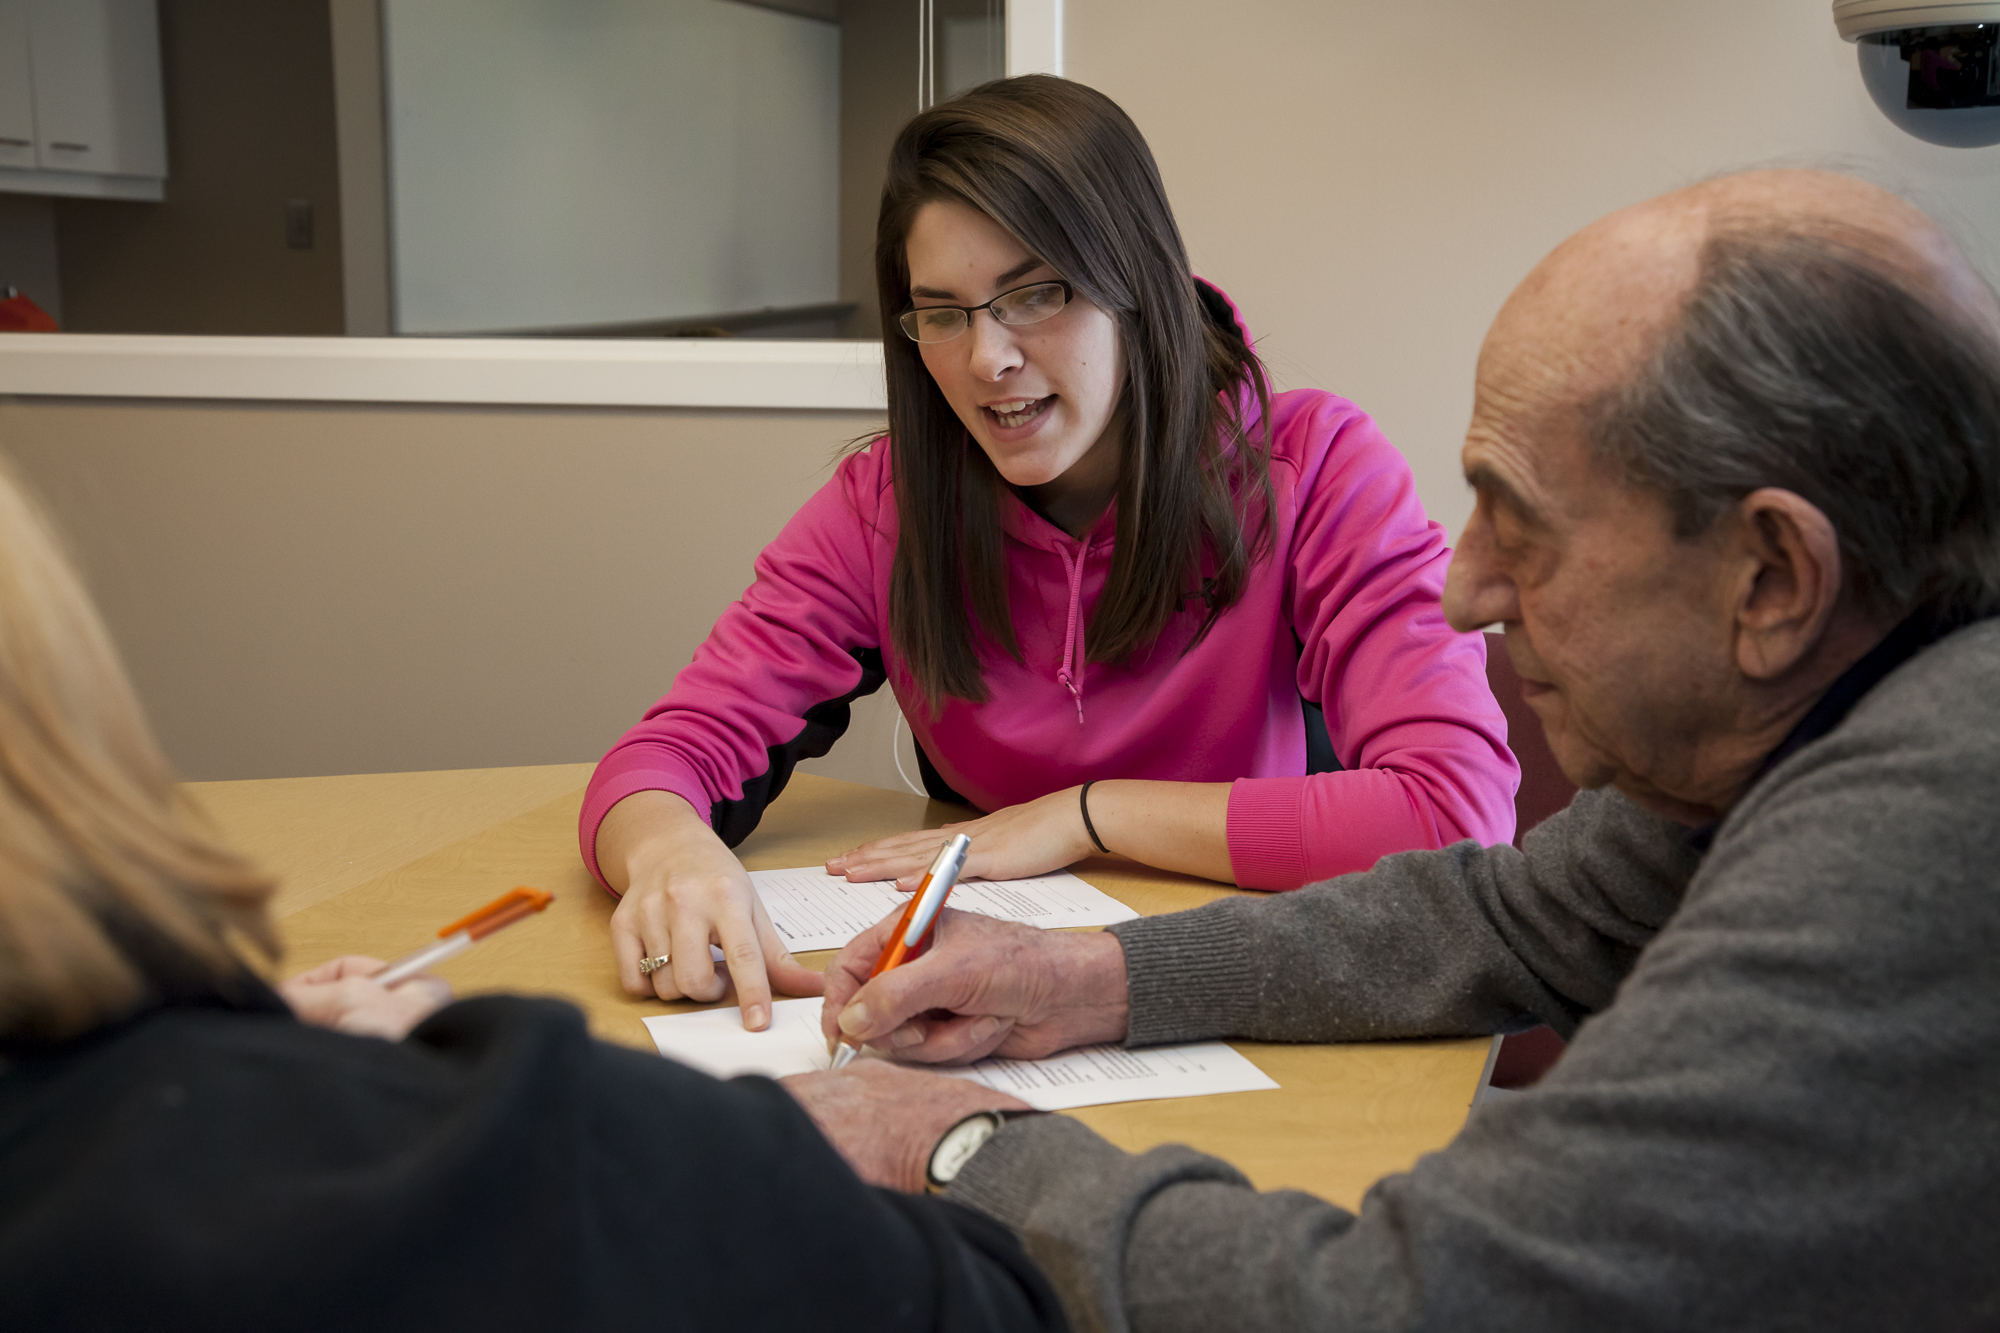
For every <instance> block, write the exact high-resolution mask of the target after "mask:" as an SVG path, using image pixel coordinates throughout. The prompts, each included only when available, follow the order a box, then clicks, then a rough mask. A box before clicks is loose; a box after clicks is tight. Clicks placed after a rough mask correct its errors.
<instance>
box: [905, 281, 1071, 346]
mask: <svg viewBox="0 0 2000 1333" xmlns="http://www.w3.org/2000/svg"><path fill="white" fill-rule="evenodd" d="M1037 287H1060V288H1062V293H1063V303H1062V304H1061V305H1059V306H1057V307H1056V308H1055V309H1054V310H1051V311H1049V313H1048V314H1046V315H1043V316H1041V317H1040V318H1038V319H1000V312H999V311H998V310H995V309H994V308H993V307H994V306H995V305H996V304H997V303H999V302H1001V301H1004V300H1006V299H1007V298H1008V297H1010V296H1012V295H1014V294H1015V293H1016V292H1026V291H1033V290H1034V289H1035V288H1037ZM1075 299H1076V288H1074V287H1072V286H1070V284H1069V282H1068V281H1067V280H1066V279H1063V278H1045V279H1043V280H1042V281H1041V282H1024V283H1022V284H1021V285H1020V286H1019V287H1009V288H1008V289H1007V290H1006V291H1004V292H1002V293H1000V294H999V295H998V296H996V297H994V298H993V299H992V300H991V301H988V302H987V303H986V304H985V305H972V306H965V305H922V306H912V307H910V308H909V309H908V310H905V311H904V312H903V313H902V314H900V315H898V316H896V327H897V328H899V329H901V330H902V331H903V336H904V337H905V338H908V339H909V340H910V341H911V342H913V343H924V342H931V343H948V342H950V341H951V340H952V339H953V338H962V337H964V336H965V333H966V330H968V329H970V328H971V327H972V317H973V316H974V315H976V314H978V313H979V312H980V311H982V310H984V311H986V312H987V313H988V314H990V315H992V316H993V318H995V319H999V320H1000V322H1001V323H1002V324H1005V325H1008V326H1009V327H1011V328H1017V329H1018V328H1021V327H1023V326H1025V325H1029V324H1039V323H1041V322H1042V320H1045V319H1054V318H1055V317H1056V316H1057V315H1060V314H1061V313H1062V312H1063V311H1065V310H1067V309H1069V303H1070V302H1071V301H1074V300H1075ZM934 310H956V311H958V312H959V313H960V314H962V315H964V316H965V323H963V324H961V325H960V326H959V329H958V332H956V333H953V334H950V335H948V336H946V337H943V338H931V339H924V338H919V337H918V336H917V335H916V333H915V331H914V330H912V329H911V327H910V316H912V315H927V314H929V313H931V312H932V311H934Z"/></svg>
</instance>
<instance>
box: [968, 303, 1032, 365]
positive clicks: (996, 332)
mask: <svg viewBox="0 0 2000 1333" xmlns="http://www.w3.org/2000/svg"><path fill="white" fill-rule="evenodd" d="M965 336H966V337H968V338H970V339H972V373H973V374H975V375H977V376H978V377H979V378H980V379H983V380H997V379H999V378H1000V377H1001V376H1002V375H1004V374H1006V373H1007V372H1008V371H1010V370H1014V369H1017V368H1019V366H1020V365H1021V360H1022V358H1021V345H1020V343H1018V342H1017V341H1015V338H1014V331H1013V330H1012V329H1010V328H1008V327H1007V326H1006V325H1005V324H1002V323H1001V322H1000V321H999V320H997V319H995V318H994V317H993V312H992V311H991V310H981V311H979V312H978V313H976V314H974V315H973V317H972V327H971V328H969V329H967V330H966V332H965Z"/></svg>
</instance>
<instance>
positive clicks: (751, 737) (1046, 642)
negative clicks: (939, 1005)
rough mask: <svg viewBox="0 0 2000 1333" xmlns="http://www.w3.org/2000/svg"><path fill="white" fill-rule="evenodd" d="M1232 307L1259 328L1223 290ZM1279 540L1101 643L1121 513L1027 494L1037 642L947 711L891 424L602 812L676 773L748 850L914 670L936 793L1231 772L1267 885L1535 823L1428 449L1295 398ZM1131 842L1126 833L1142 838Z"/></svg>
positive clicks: (1325, 404)
mask: <svg viewBox="0 0 2000 1333" xmlns="http://www.w3.org/2000/svg"><path fill="white" fill-rule="evenodd" d="M1203 299H1204V302H1205V304H1206V305H1207V306H1208V308H1209V310H1210V313H1211V316H1212V317H1213V318H1216V319H1217V320H1218V321H1219V322H1221V321H1233V322H1235V323H1236V326H1237V330H1236V331H1238V332H1240V331H1241V321H1240V319H1237V318H1236V317H1235V312H1234V310H1233V308H1231V307H1230V306H1229V305H1228V303H1227V301H1226V299H1224V298H1222V297H1221V296H1220V294H1219V293H1216V292H1215V291H1214V289H1213V288H1209V287H1207V286H1206V284H1203ZM1271 416H1272V447H1271V484H1272V488H1273V491H1274V493H1275V505H1274V508H1273V516H1272V517H1273V539H1274V540H1273V546H1272V554H1271V555H1270V556H1268V557H1267V558H1265V559H1264V560H1262V561H1260V562H1259V563H1258V564H1257V566H1256V567H1255V569H1254V571H1253V572H1252V576H1251V578H1250V580H1249V582H1248V585H1247V587H1246V588H1245V590H1244V593H1243V596H1242V597H1241V599H1240V600H1238V601H1237V602H1236V604H1235V605H1233V606H1231V607H1230V608H1229V610H1228V611H1227V612H1225V613H1224V614H1223V616H1222V617H1221V618H1220V619H1219V620H1218V621H1217V622H1216V624H1215V626H1214V627H1213V628H1212V629H1211V630H1210V631H1209V633H1208V634H1207V635H1206V636H1205V637H1203V638H1202V639H1201V640H1200V641H1199V642H1196V641H1195V636H1196V633H1197V631H1198V630H1199V628H1200V625H1201V621H1202V618H1203V615H1204V614H1205V612H1204V610H1203V608H1202V606H1201V603H1200V601H1199V599H1197V598H1190V600H1189V603H1188V609H1187V610H1186V611H1185V612H1183V614H1182V615H1181V616H1180V617H1179V618H1178V619H1176V620H1175V621H1173V622H1171V623H1170V625H1169V626H1168V628H1167V630H1166V631H1165V632H1164V633H1163V634H1162V635H1161V637H1160V638H1159V640H1158V641H1157V642H1155V643H1154V644H1153V646H1152V647H1151V648H1150V649H1149V650H1146V651H1142V652H1140V653H1137V654H1135V655H1134V656H1133V657H1132V658H1131V659H1130V660H1128V661H1125V662H1122V663H1116V664H1109V663H1102V662H1097V663H1088V664H1086V660H1087V655H1086V651H1085V642H1084V631H1085V627H1086V626H1087V625H1088V624H1089V621H1090V616H1091V612H1092V611H1093V610H1094V609H1095V607H1096V605H1097V599H1098V597H1099V596H1100V595H1101V594H1102V593H1103V590H1104V584H1105V580H1106V577H1107V576H1108V574H1109V573H1110V569H1111V550H1112V541H1113V538H1114V535H1115V529H1116V525H1117V518H1116V512H1115V510H1116V506H1115V505H1114V506H1113V510H1112V512H1107V513H1106V514H1105V515H1104V516H1103V518H1101V519H1100V520H1099V521H1098V523H1097V525H1096V526H1095V527H1093V528H1092V529H1091V530H1090V531H1089V532H1088V533H1087V534H1085V535H1084V537H1083V538H1082V539H1081V540H1079V539H1077V538H1074V537H1071V536H1070V535H1069V534H1068V533H1066V532H1063V531H1062V530H1061V529H1059V528H1057V527H1055V526H1054V525H1052V524H1050V523H1049V522H1048V521H1047V520H1045V519H1043V518H1041V517H1040V516H1038V515H1037V514H1035V512H1034V511H1033V510H1031V509H1029V508H1028V507H1027V506H1026V505H1025V504H1023V503H1022V502H1021V501H1020V500H1019V499H1018V498H1016V497H1015V496H1014V495H1013V494H1012V493H1011V492H1010V493H1007V494H1006V495H1005V497H1004V499H1003V505H1004V510H1003V517H1002V526H1003V529H1004V532H1005V534H1006V539H1005V548H1006V554H1007V570H1008V597H1009V604H1010V605H1011V606H1012V608H1013V615H1014V630H1015V633H1016V635H1017V636H1018V637H1019V641H1020V647H1021V655H1022V660H1021V661H1019V662H1016V661H1014V660H1013V658H1011V657H1009V656H1007V655H1006V653H1005V652H1003V651H1001V650H1000V649H998V648H993V647H991V646H990V645H989V644H987V643H986V641H985V639H984V636H980V635H975V642H976V643H979V644H980V645H981V646H982V648H984V649H986V651H984V652H983V654H982V659H981V660H982V665H983V666H984V669H985V678H986V687H987V690H988V692H989V696H990V697H989V699H988V701H987V702H986V703H983V704H974V703H968V702H966V701H965V700H963V699H948V700H946V702H945V703H944V706H943V708H942V709H941V710H940V711H939V713H938V714H937V715H935V716H932V715H931V714H930V713H929V712H928V711H927V709H926V708H925V706H924V705H923V703H922V700H921V696H920V695H919V694H918V693H917V692H916V691H915V689H914V688H913V687H912V686H911V684H910V681H909V678H908V675H907V673H906V671H905V670H904V668H903V666H902V663H901V662H900V660H899V659H898V657H897V654H896V651H895V648H894V646H893V645H892V644H891V642H890V638H889V633H888V624H889V569H890V562H891V558H892V556H893V555H894V553H895V549H896V531H897V520H896V501H895V495H894V493H893V491H892V485H891V482H892V476H891V469H890V465H889V451H890V443H889V441H888V440H887V439H881V440H877V441H875V442H874V444H872V445H870V446H869V447H868V448H867V449H866V450H864V451H862V452H860V453H857V454H854V455H852V456H850V457H848V458H847V459H846V460H844V461H843V462H842V463H841V464H840V466H839V467H838V468H837V469H836V470H835V472H834V475H833V477H832V479H831V480H830V481H828V482H827V484H826V485H825V486H824V487H822V488H821V489H820V491H819V493H818V494H816V495H815V496H813V498H812V499H811V500H809V501H807V502H806V505H805V507H804V508H802V509H801V510H799V512H798V513H797V514H796V515H795V516H794V517H793V518H792V520H791V522H790V523H788V524H786V526H785V529H784V531H783V532H781V533H780V534H779V535H778V538H777V540H776V541H774V542H772V543H771V545H770V546H768V547H766V548H765V549H764V552H763V553H762V554H761V555H760V556H758V558H757V564H756V582H754V583H753V584H751V586H750V588H749V590H748V591H746V592H745V593H744V594H743V598H742V600H741V601H738V602H735V603H733V604H732V605H731V606H730V607H729V608H728V609H727V610H726V611H724V612H723V614H722V618H721V619H720V620H718V621H717V622H716V625H715V629H714V631H713V632H711V633H710V635H709V636H708V639H707V641H706V642H704V643H703V644H702V646H701V647H700V649H698V650H697V651H696V653H695V656H694V661H693V662H692V663H691V664H690V665H689V666H688V667H686V668H685V669H684V670H683V671H682V672H681V673H680V675H679V676H677V677H676V678H675V680H674V684H673V689H672V690H671V692H669V693H668V695H667V697H666V698H664V699H662V700H660V701H659V702H658V703H657V704H655V705H654V706H653V707H652V708H651V709H650V710H649V711H648V712H647V713H646V716H645V719H644V720H643V721H641V722H640V723H639V725H638V726H636V727H634V728H632V730H630V731H628V732H626V733H625V735H624V736H623V737H622V738H621V739H620V740H619V741H618V743H617V744H616V745H614V746H613V747H612V748H611V751H610V753H608V754H606V755H605V756H604V759H603V760H602V761H601V762H600V763H599V764H598V766H597V772H596V773H595V774H594V775H593V776H592V778H591V782H590V787H589V790H588V791H587V792H586V794H585V796H584V802H583V812H582V817H581V820H580V824H579V829H578V832H579V835H580V838H581V842H582V848H583V857H584V860H585V862H586V863H587V864H588V865H589V866H590V868H591V871H592V873H593V874H597V875H598V877H599V879H600V881H601V880H602V878H603V876H602V874H601V872H599V871H598V867H597V859H596V853H595V848H596V842H597V826H598V824H599V823H600V821H602V820H603V818H604V816H605V814H606V813H607V812H608V811H609V810H610V809H611V807H612V806H614V805H616V804H617V803H618V802H619V801H620V800H623V799H624V798H625V797H627V796H629V795H631V794H632V793H634V792H638V791H647V790H661V791H670V792H673V793H675V794H676V795H678V796H680V797H682V798H684V799H685V800H686V801H687V802H688V804H689V805H691V806H693V807H694V808H695V809H696V810H697V811H703V812H707V814H708V816H709V821H710V823H711V824H712V825H713V826H714V828H715V830H716V832H717V833H718V834H720V835H721V836H722V838H723V840H724V841H725V842H727V843H728V844H729V845H730V846H732V847H733V846H735V845H736V844H737V843H739V842H741V841H742V840H743V839H744V838H745V837H747V836H749V834H750V832H751V830H753V829H754V828H755V827H756V826H757V821H758V820H759V819H760V818H761V817H762V814H763V809H764V807H765V806H766V805H767V804H769V803H770V802H771V801H773V800H775V799H777V797H778V794H779V793H780V792H781V791H783V790H784V786H785V783H786V781H787V780H788V779H789V778H790V776H791V772H792V768H793V766H794V765H795V764H796V763H797V762H798V760H800V759H803V758H808V757H815V756H818V755H822V754H825V753H826V752H827V750H828V749H830V748H831V747H832V745H833V742H834V741H835V740H837V739H838V738H839V736H840V734H841V733H842V732H843V731H844V730H845V729H846V727H847V722H848V712H849V710H848V705H849V703H851V702H852V701H853V700H854V699H855V698H857V697H859V696H860V695H863V694H867V693H871V692H873V691H874V690H875V689H876V688H878V687H879V686H880V685H881V684H882V683H883V680H884V679H885V677H886V679H887V680H888V682H889V683H890V685H891V686H892V688H893V689H894V690H895V692H896V697H897V701H898V702H899V703H900V704H901V705H902V708H903V712H904V714H905V716H906V717H907V718H908V720H909V723H910V729H911V731H912V732H913V733H914V734H915V736H916V741H917V746H918V751H919V759H920V764H921V767H922V769H923V773H924V779H925V783H926V786H927V787H929V788H930V791H931V794H932V795H934V796H940V797H943V798H945V799H958V800H961V801H963V802H964V803H966V804H969V805H972V806H975V807H977V808H979V809H982V810H989V811H990V810H998V809H1000V808H1001V807H1003V806H1009V805H1016V804H1019V803H1021V802H1023V801H1031V800H1034V799H1035V798H1037V797H1040V796H1045V795H1047V794H1048V793H1050V792H1052V791H1060V790H1062V789H1063V788H1065V787H1071V786H1074V785H1076V784H1078V783H1081V782H1086V781H1089V780H1091V779H1093V778H1152V779H1161V780H1166V781H1173V782H1228V783H1231V784H1232V785H1231V787H1230V792H1229V822H1228V838H1229V858H1230V864H1231V866H1232V867H1233V868H1234V870H1235V872H1236V881H1237V883H1238V884H1240V885H1242V886H1244V887H1246V888H1258V889H1290V888H1296V887H1298V886H1300V885H1302V884H1308V883H1312V882H1313V881H1316V880H1321V879H1325V878H1328V877H1329V876H1332V875H1337V874H1342V873H1345V872H1347V871H1351V870H1364V869H1366V868H1367V867H1369V866H1370V865H1373V864H1374V863H1375V861H1376V860H1377V859H1378V858H1379V857H1382V856H1384V855H1387V854H1388V853H1390V852H1401V851H1410V850H1413V849H1418V848H1434V847H1442V846H1445V845H1446V844H1448V843H1452V842H1456V841H1458V840H1460V839H1464V838H1472V839H1475V840H1476V841H1478V842H1480V843H1484V844H1493V843H1503V842H1506V841H1507V840H1508V839H1509V838H1511V837H1512V836H1513V832H1514V806H1513V796H1514V789H1515V787H1516V785H1517V784H1518V783H1519V780H1520V770H1519V768H1518V767H1517V765H1516V764H1515V762H1514V756H1513V754H1512V752H1511V751H1509V750H1508V748H1507V724H1506V721H1505V719H1504V718H1503V717H1502V716H1501V712H1500V706H1499V705H1498V704H1497V703H1496V702H1495V701H1494V698H1493V694H1492V691H1491V690H1490V689H1489V688H1488V686H1487V683H1486V648H1485V642H1484V640H1483V638H1482V637H1481V636H1480V635H1478V634H1459V633H1456V632H1454V631H1453V630H1452V629H1451V628H1450V627H1449V626H1448V625H1446V624H1445V620H1444V615H1443V612H1442V610H1441V609H1440V606H1439V598H1440V596H1441V594H1442V592H1443V588H1444V573H1445V566H1446V564H1447V563H1448V562H1449V560H1450V551H1449V549H1448V548H1447V547H1446V546H1445V541H1444V530H1443V529H1442V528H1441V527H1439V526H1438V525H1437V524H1435V523H1432V522H1430V521H1429V520H1428V519H1426V518H1425V516H1424V511H1423V507H1422V505H1421V504H1420V503H1419V502H1418V500H1417V495H1416V486H1415V483H1414V482H1413V481H1412V479H1411V476H1410V470H1409V467H1408V465H1407V464H1406V463H1405V462H1404V461H1403V457H1402V455H1401V454H1399V453H1397V452H1396V450H1395V448H1394V447H1393V446H1392V445H1391V444H1390V443H1389V442H1388V440H1386V439H1385V438H1384V437H1383V435H1382V433H1381V431H1379V430H1377V429H1376V427H1375V423H1374V422H1373V421H1372V420H1370V419H1369V418H1368V416H1367V415H1365V414H1364V413H1362V412H1361V411H1360V410H1359V409H1358V408H1356V407H1355V406H1354V405H1353V404H1352V403H1349V402H1347V401H1346V400H1345V399H1342V398H1336V397H1335V396H1333V395H1332V394H1329V393H1323V392H1320V391H1317V390H1312V389H1298V390H1293V391H1291V392H1289V393H1282V394H1278V395H1276V396H1275V397H1274V398H1273V400H1272V404H1271ZM1114 850H1116V849H1114Z"/></svg>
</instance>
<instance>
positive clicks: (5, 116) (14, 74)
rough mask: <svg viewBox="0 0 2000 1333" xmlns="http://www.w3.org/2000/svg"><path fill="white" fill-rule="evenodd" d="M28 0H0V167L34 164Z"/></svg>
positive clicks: (33, 117)
mask: <svg viewBox="0 0 2000 1333" xmlns="http://www.w3.org/2000/svg"><path fill="white" fill-rule="evenodd" d="M29 70H30V67H29V63H28V0H0V167H33V166H35V85H34V79H33V76H32V74H31V73H30V72H29Z"/></svg>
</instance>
